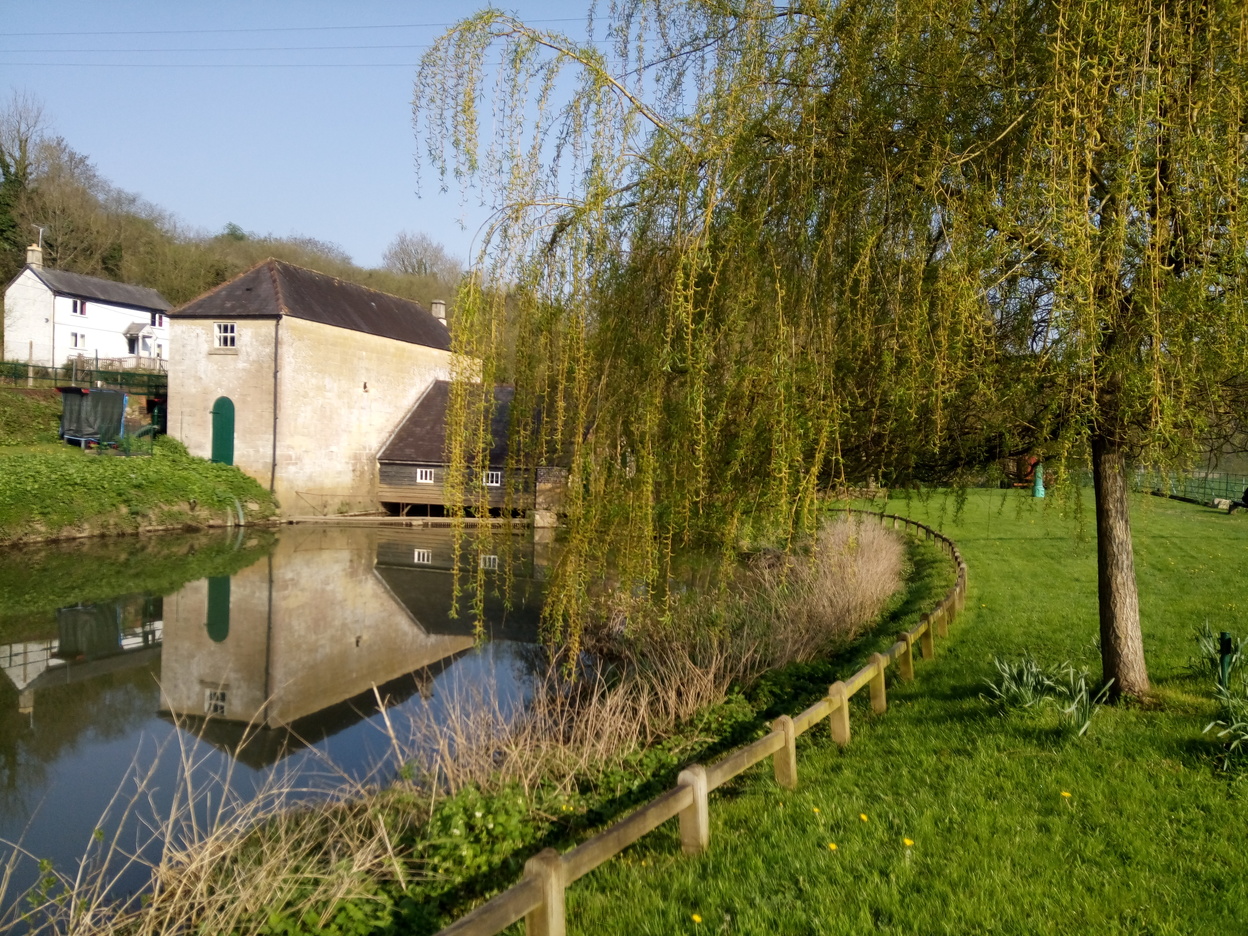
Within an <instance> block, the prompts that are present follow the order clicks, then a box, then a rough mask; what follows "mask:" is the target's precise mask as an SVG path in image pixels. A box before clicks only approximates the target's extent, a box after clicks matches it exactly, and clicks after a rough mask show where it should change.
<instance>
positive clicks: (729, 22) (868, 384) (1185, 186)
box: [414, 0, 1248, 695]
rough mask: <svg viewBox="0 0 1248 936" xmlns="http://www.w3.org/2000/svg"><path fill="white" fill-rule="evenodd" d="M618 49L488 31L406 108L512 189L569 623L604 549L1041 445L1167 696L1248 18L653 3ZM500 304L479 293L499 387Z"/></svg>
mask: <svg viewBox="0 0 1248 936" xmlns="http://www.w3.org/2000/svg"><path fill="white" fill-rule="evenodd" d="M591 29H597V30H598V32H597V33H594V34H592V35H591V38H593V39H598V40H605V42H606V43H607V44H608V45H609V47H610V49H611V52H610V56H611V58H610V67H609V65H608V61H609V60H608V54H607V53H604V52H603V51H601V48H602V42H601V41H599V42H598V43H595V42H586V43H583V44H578V43H576V42H573V41H572V40H571V39H569V38H568V37H566V36H562V35H557V34H552V33H547V32H542V31H538V30H535V29H531V28H529V27H526V26H524V25H523V24H522V23H519V22H517V21H515V20H514V19H512V18H510V17H507V16H505V15H503V14H501V13H498V12H496V11H487V12H485V13H482V14H480V15H478V16H476V17H474V18H473V19H470V20H467V21H465V22H464V23H462V24H460V25H459V26H457V27H456V28H454V29H453V30H451V31H450V32H449V33H448V34H447V35H446V36H445V37H443V38H442V39H441V40H440V41H439V43H438V44H437V45H436V46H435V47H434V48H433V49H432V50H431V52H430V53H429V54H428V56H427V57H426V59H425V60H424V63H423V64H422V67H421V70H420V72H419V74H418V77H417V83H416V84H417V87H416V94H415V96H414V100H415V101H416V102H417V103H416V108H417V112H416V119H417V126H418V128H419V129H420V130H421V132H422V134H423V136H424V137H425V138H426V139H427V140H428V150H429V152H430V154H431V156H432V157H433V161H434V165H435V168H436V170H437V171H438V172H439V173H440V174H441V176H442V177H443V178H444V179H445V177H446V176H447V175H454V176H456V177H458V178H459V179H461V180H462V181H465V182H477V183H482V184H484V185H486V186H487V187H492V190H493V192H494V193H495V195H494V197H495V201H494V207H495V208H496V209H497V214H496V223H495V224H494V226H493V228H492V229H491V232H490V236H489V238H488V241H487V244H486V246H485V248H484V250H483V253H482V255H481V256H480V257H478V259H477V263H478V266H479V267H480V268H481V270H482V272H483V274H484V275H485V277H487V280H492V281H495V282H512V283H516V284H517V289H516V290H515V291H513V293H512V296H513V298H515V299H516V300H517V301H518V303H519V305H520V307H521V310H522V314H521V323H520V325H519V329H520V332H521V339H520V341H519V343H518V345H517V347H518V349H519V354H518V360H517V364H516V367H517V382H518V384H519V388H518V392H517V401H518V402H519V401H527V403H529V404H533V405H536V403H537V402H539V401H541V402H543V404H544V411H545V412H548V413H553V414H555V417H554V418H548V419H546V420H545V421H544V424H543V425H544V430H543V432H542V434H541V435H540V436H537V435H532V434H528V435H526V432H525V431H521V433H520V436H519V438H518V439H517V445H515V446H514V447H513V450H514V451H517V452H518V453H522V454H521V457H526V458H529V459H534V460H536V459H542V458H547V457H553V456H556V455H558V456H561V457H564V458H566V459H567V461H568V463H569V465H570V467H571V473H572V482H573V483H572V485H571V489H570V501H571V502H570V504H569V510H570V528H569V536H568V541H569V548H568V549H567V550H566V552H565V554H564V556H563V558H562V560H561V565H560V568H559V570H558V577H557V579H556V582H555V588H554V595H553V600H552V604H551V607H552V608H553V610H554V614H555V615H556V617H557V618H558V621H559V623H560V624H561V626H562V627H563V628H564V634H565V636H566V637H567V639H569V640H570V641H571V642H572V643H573V644H575V642H576V639H577V627H578V620H579V615H581V614H582V613H584V610H585V608H586V605H587V601H588V597H587V596H588V593H589V590H590V587H591V581H592V579H593V574H592V573H593V572H594V570H596V569H600V568H602V567H605V565H606V562H607V558H608V557H612V559H613V561H614V562H615V564H616V566H617V568H618V569H619V570H620V571H619V574H620V575H621V576H622V577H624V578H626V579H628V578H640V579H643V580H646V581H648V582H649V583H650V584H651V585H658V584H661V583H662V581H664V575H663V565H664V561H663V555H662V553H664V552H665V553H666V555H667V556H670V554H671V550H672V548H673V546H674V545H676V544H679V543H682V542H691V541H695V540H704V541H705V540H710V541H718V542H721V543H723V544H725V545H727V546H731V545H732V544H733V543H734V541H735V540H736V538H737V537H738V536H740V535H741V531H742V527H743V524H744V523H745V522H746V520H747V519H749V520H751V521H752V522H755V523H758V522H759V520H760V518H765V519H767V520H769V521H770V522H771V523H772V524H773V525H774V529H776V530H778V531H779V532H781V533H782V534H785V533H788V534H791V533H792V532H795V531H798V530H801V529H802V528H803V527H804V526H806V525H807V524H808V523H809V522H810V521H811V518H812V516H813V507H814V504H815V499H816V497H817V495H818V494H819V493H820V491H821V490H822V489H823V488H824V487H825V486H826V485H828V484H829V483H831V482H833V481H834V480H837V479H843V478H845V477H847V476H855V475H858V476H861V475H862V474H865V473H866V472H867V471H874V472H877V473H879V474H880V475H881V476H882V477H883V478H884V480H885V481H886V482H891V483H894V484H898V483H902V484H904V483H908V482H911V481H949V480H954V481H956V480H957V479H958V478H959V477H960V476H964V474H965V472H967V471H969V470H975V469H979V468H981V467H982V466H984V465H986V464H989V463H991V462H992V461H993V460H994V459H996V458H998V457H1000V456H1002V455H1006V454H1016V453H1024V452H1039V453H1042V454H1044V455H1045V456H1046V457H1047V458H1048V459H1049V460H1050V463H1051V464H1052V465H1053V466H1054V467H1055V468H1057V469H1058V480H1069V478H1070V477H1071V476H1072V475H1074V474H1075V470H1076V469H1078V468H1079V467H1080V466H1082V465H1084V464H1087V463H1088V461H1090V463H1091V468H1092V473H1093V478H1094V489H1095V496H1096V516H1097V541H1098V559H1099V570H1100V573H1099V586H1098V587H1099V593H1100V632H1101V646H1102V656H1103V665H1104V676H1105V679H1106V680H1107V681H1108V680H1111V679H1112V680H1113V681H1114V683H1113V686H1114V689H1115V691H1116V692H1121V693H1125V694H1129V695H1142V694H1145V693H1147V691H1148V689H1149V683H1148V675H1147V670H1146V667H1145V661H1144V654H1143V643H1142V638H1141V632H1140V625H1139V611H1138V600H1137V594H1136V585H1135V576H1134V567H1133V558H1132V551H1131V538H1130V525H1129V517H1128V499H1127V490H1128V469H1129V467H1130V466H1132V465H1137V464H1147V463H1159V462H1162V461H1166V460H1176V459H1180V460H1181V459H1183V458H1185V457H1187V456H1189V455H1190V454H1192V453H1193V452H1194V451H1197V450H1199V449H1200V448H1201V447H1202V446H1203V445H1205V444H1206V442H1207V440H1208V438H1209V437H1210V436H1211V435H1215V434H1221V435H1226V434H1227V433H1228V432H1231V431H1233V430H1234V428H1235V426H1234V424H1235V423H1237V422H1238V420H1237V419H1236V417H1237V416H1238V414H1240V413H1242V412H1243V404H1244V402H1245V399H1244V393H1243V374H1244V372H1245V367H1246V365H1248V354H1246V349H1248V340H1246V339H1248V314H1246V308H1245V303H1244V298H1243V291H1242V289H1243V287H1242V283H1243V282H1244V277H1245V274H1246V273H1248V253H1246V252H1245V246H1246V244H1245V223H1244V222H1245V217H1244V210H1245V209H1244V205H1245V204H1246V202H1245V196H1248V171H1246V167H1245V157H1244V154H1245V152H1246V151H1248V146H1246V144H1248V135H1246V131H1248V110H1246V109H1245V99H1244V94H1245V88H1248V12H1246V11H1245V8H1244V7H1243V5H1242V4H1240V3H1236V2H1231V0H1208V2H1199V0H1103V2H1099V3H1096V4H1085V3H1075V2H1071V0H951V2H950V0H913V2H907V3H905V4H901V3H896V2H888V0H860V2H855V0H842V2H824V3H820V2H814V0H798V2H794V3H792V4H791V5H787V6H775V5H772V4H771V3H766V2H760V0H746V2H744V3H740V4H735V5H732V6H731V7H729V6H727V5H724V4H720V3H716V2H711V0H689V2H686V3H683V4H680V5H677V6H674V7H673V6H671V5H668V4H661V3H658V2H652V0H632V2H626V3H624V4H622V5H619V6H618V7H613V8H612V13H611V15H609V16H608V17H606V18H605V21H604V20H602V19H599V20H596V21H595V22H594V23H593V24H592V26H591ZM494 45H499V46H501V47H502V49H501V51H502V55H501V61H502V62H503V66H502V69H501V71H500V72H499V73H498V74H497V75H489V74H487V73H486V70H485V66H484V64H483V63H485V62H486V61H489V60H490V58H491V56H490V55H489V54H487V50H489V49H490V48H491V47H492V46H494ZM565 73H570V75H571V76H573V77H572V78H571V80H569V79H567V78H561V77H560V76H561V75H564V74H565ZM569 87H571V90H570V91H568V92H567V93H566V94H564V92H565V90H566V89H568V88H569ZM487 88H492V89H494V90H493V93H494V94H495V99H494V101H493V107H492V109H491V113H492V115H493V130H494V135H493V137H492V138H490V139H488V140H484V141H483V140H482V137H483V133H482V129H481V126H480V123H481V120H480V112H479V110H478V107H477V103H478V101H479V100H481V99H482V96H483V95H484V94H486V93H487ZM561 94H563V96H562V97H561ZM569 180H571V182H570V181H569ZM502 311H503V310H502V309H501V307H500V299H499V298H498V294H497V293H490V292H487V291H486V290H484V289H478V288H475V287H474V285H473V283H470V284H469V285H468V287H467V288H466V289H465V290H464V292H463V293H462V294H461V297H460V327H459V329H458V330H457V341H458V342H459V345H460V349H461V350H463V351H465V352H467V353H469V354H474V355H480V356H482V357H483V358H484V360H485V364H484V366H483V376H484V378H485V379H486V380H487V381H488V380H490V379H491V378H492V377H493V376H495V375H496V373H497V369H496V367H495V365H494V364H492V363H491V362H492V361H494V360H495V359H496V358H497V357H498V356H499V354H498V352H497V349H496V345H497V337H498V333H499V329H498V327H497V322H498V320H499V318H500V316H501V314H502ZM460 400H461V404H460V407H459V409H457V411H456V412H457V415H458V417H459V418H460V419H461V421H462V423H463V428H464V429H465V430H466V431H469V432H470V433H471V434H470V436H469V442H468V443H467V445H466V451H465V452H459V453H453V454H457V456H458V457H460V458H461V459H462V460H467V459H470V458H471V455H472V453H473V451H474V449H475V451H476V454H477V455H478V456H479V455H480V454H481V452H482V451H483V447H484V446H485V445H486V444H487V441H488V438H487V437H488V434H487V433H486V432H485V431H484V425H485V422H486V419H485V410H484V408H483V407H482V406H481V405H474V404H473V400H472V399H471V398H470V394H468V393H466V392H465V393H463V394H461V397H460ZM515 409H516V410H517V411H519V412H525V411H527V410H526V408H525V405H524V404H523V403H522V404H521V405H519V406H517V407H516V408H515ZM530 436H531V437H530ZM656 541H657V542H659V543H661V544H662V545H663V550H660V555H658V556H656V555H655V550H654V549H653V544H654V543H655V542H656Z"/></svg>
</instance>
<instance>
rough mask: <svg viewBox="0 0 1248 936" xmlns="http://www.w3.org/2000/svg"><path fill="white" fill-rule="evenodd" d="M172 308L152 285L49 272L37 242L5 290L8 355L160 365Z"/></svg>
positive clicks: (50, 362)
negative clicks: (44, 265) (149, 286)
mask: <svg viewBox="0 0 1248 936" xmlns="http://www.w3.org/2000/svg"><path fill="white" fill-rule="evenodd" d="M169 309H170V305H169V303H168V302H166V301H165V299H164V297H163V296H161V295H160V293H158V292H156V290H154V289H148V288H147V287H146V286H130V285H127V284H126V283H114V282H113V281H111V280H106V279H100V278H99V277H97V276H83V275H82V274H80V273H67V272H65V271H64V270H45V269H44V268H43V251H42V250H40V249H39V247H37V246H33V245H32V246H31V247H29V248H27V250H26V266H25V268H23V270H22V272H21V273H19V274H18V275H17V276H16V277H15V278H14V279H13V281H12V282H11V283H9V286H8V288H7V289H6V290H5V292H4V360H6V361H21V362H23V363H29V364H37V365H39V366H42V367H63V366H65V365H66V364H68V363H69V362H71V361H73V360H74V359H75V358H83V359H86V360H90V361H91V362H92V363H93V364H94V362H95V361H96V360H97V359H98V360H99V361H100V363H101V364H107V365H109V366H113V367H143V368H147V369H151V370H160V369H163V367H164V364H165V361H167V360H168V358H169V322H168V319H167V313H168V311H169Z"/></svg>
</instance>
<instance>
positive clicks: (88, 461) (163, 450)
mask: <svg viewBox="0 0 1248 936" xmlns="http://www.w3.org/2000/svg"><path fill="white" fill-rule="evenodd" d="M238 506H241V508H242V510H243V511H244V514H245V516H246V518H247V519H248V521H249V522H251V521H255V520H261V519H265V518H267V517H270V516H272V515H273V513H274V506H273V501H272V498H271V497H270V496H269V494H268V492H267V491H266V490H265V489H264V488H262V487H261V486H260V485H259V484H257V483H256V482H255V481H254V480H252V479H251V478H249V477H247V476H246V475H245V474H243V473H242V472H241V471H239V470H238V469H237V468H232V467H228V466H226V465H215V464H211V463H209V462H207V461H204V460H203V459H201V458H192V457H191V456H189V455H188V454H187V453H186V449H185V448H184V447H183V446H182V445H181V443H179V442H176V441H174V440H173V439H170V438H168V437H162V438H160V439H157V440H156V443H155V445H154V447H153V452H152V454H151V455H150V456H141V457H131V458H126V457H120V456H116V455H109V454H102V455H92V454H87V453H85V452H83V451H82V450H80V449H77V448H74V447H72V446H68V445H65V446H36V447H20V446H7V447H0V546H3V545H6V544H12V543H20V542H31V541H36V540H41V539H53V538H60V537H74V536H88V535H108V534H118V533H136V532H139V531H141V530H145V529H177V528H181V527H187V526H189V527H202V526H205V525H207V524H216V523H224V522H226V520H227V513H235V512H236V511H237V509H238Z"/></svg>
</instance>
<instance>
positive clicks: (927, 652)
mask: <svg viewBox="0 0 1248 936" xmlns="http://www.w3.org/2000/svg"><path fill="white" fill-rule="evenodd" d="M919 620H920V621H922V622H923V623H924V624H926V625H927V626H926V627H925V628H923V633H922V634H920V635H919V647H920V648H922V650H923V659H925V660H934V659H935V658H936V640H935V638H934V637H933V635H932V619H931V618H930V617H928V616H927V615H926V614H925V615H923V616H922V617H921V618H919Z"/></svg>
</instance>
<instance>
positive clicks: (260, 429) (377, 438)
mask: <svg viewBox="0 0 1248 936" xmlns="http://www.w3.org/2000/svg"><path fill="white" fill-rule="evenodd" d="M221 321H234V322H235V325H236V329H237V347H236V348H234V349H232V350H231V351H224V350H223V349H217V348H214V347H213V342H214V331H213V325H214V322H213V321H211V320H208V319H180V318H177V317H176V316H175V317H174V319H173V333H174V336H173V340H172V342H171V345H172V349H173V351H172V356H171V359H170V362H169V433H170V435H172V436H174V438H177V439H180V440H181V441H182V442H184V443H185V444H186V447H187V448H188V449H189V450H190V452H191V454H192V455H198V456H200V457H203V458H208V457H211V454H212V415H211V410H212V407H213V403H214V401H215V400H216V399H217V397H220V396H227V397H229V398H230V399H231V400H232V401H233V402H234V408H235V409H234V412H235V430H234V463H235V464H236V465H237V466H238V467H239V468H241V469H242V470H243V471H245V472H246V473H247V474H249V475H251V476H252V477H253V478H255V479H256V480H257V481H259V482H260V483H261V484H263V485H264V486H265V487H269V486H270V484H271V483H272V485H273V491H274V494H275V495H276V497H277V500H278V503H279V505H280V507H281V511H282V513H283V514H285V515H287V516H308V515H325V514H333V513H344V512H350V511H358V510H372V509H376V507H377V453H378V452H379V451H380V450H381V448H382V447H383V446H384V445H385V443H386V441H387V440H388V439H389V437H390V435H391V434H392V433H393V432H394V430H395V429H396V428H397V427H398V425H399V423H400V422H401V421H402V420H403V417H404V416H406V414H407V413H408V411H409V410H410V409H411V408H412V406H413V405H414V404H415V402H416V399H417V398H418V397H419V396H420V394H421V393H422V392H423V391H424V389H425V388H426V387H427V386H428V385H429V384H430V383H432V382H433V381H434V380H437V379H447V378H449V377H450V372H451V359H452V355H451V354H450V352H449V351H440V350H437V349H435V348H428V347H425V346H423V345H414V344H408V343H407V342H402V341H395V340H393V339H389V338H380V337H378V336H376V335H371V334H366V333H364V332H357V331H352V330H350V329H346V328H338V327H335V326H332V325H323V324H320V323H317V322H310V321H306V320H304V319H299V318H294V317H292V316H285V317H283V318H281V319H280V320H275V319H256V318H239V319H236V320H230V319H226V318H222V319H221ZM275 329H276V331H275ZM275 336H276V337H275ZM275 340H276V343H277V361H276V363H277V376H278V381H277V391H276V396H277V417H278V418H277V420H276V424H275V421H274V418H273V407H274V341H275ZM275 432H276V455H277V467H276V472H274V470H273V454H274V433H275Z"/></svg>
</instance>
